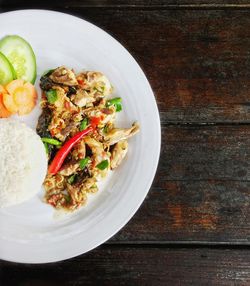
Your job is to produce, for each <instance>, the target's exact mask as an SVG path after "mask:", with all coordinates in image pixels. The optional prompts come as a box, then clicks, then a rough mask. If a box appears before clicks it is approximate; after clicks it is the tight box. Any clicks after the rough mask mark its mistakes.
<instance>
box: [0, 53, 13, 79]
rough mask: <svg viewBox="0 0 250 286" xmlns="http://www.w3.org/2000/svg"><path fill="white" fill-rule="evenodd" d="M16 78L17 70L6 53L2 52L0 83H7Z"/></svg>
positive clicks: (0, 57) (0, 56)
mask: <svg viewBox="0 0 250 286" xmlns="http://www.w3.org/2000/svg"><path fill="white" fill-rule="evenodd" d="M15 78H16V73H15V70H14V68H13V66H12V64H11V63H10V62H9V60H8V59H7V58H6V57H5V55H4V54H2V53H1V52H0V84H6V83H8V82H10V81H12V80H13V79H15Z"/></svg>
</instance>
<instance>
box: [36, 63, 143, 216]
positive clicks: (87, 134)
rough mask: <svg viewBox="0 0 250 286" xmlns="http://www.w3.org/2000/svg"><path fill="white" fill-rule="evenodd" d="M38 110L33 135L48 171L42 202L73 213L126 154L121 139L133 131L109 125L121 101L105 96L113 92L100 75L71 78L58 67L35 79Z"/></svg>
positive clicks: (136, 128)
mask: <svg viewBox="0 0 250 286" xmlns="http://www.w3.org/2000/svg"><path fill="white" fill-rule="evenodd" d="M40 86H41V89H42V101H41V107H42V109H43V112H42V114H41V116H40V118H39V120H38V124H37V133H38V134H39V135H40V137H41V138H42V141H43V142H44V145H45V148H46V151H47V156H48V161H49V168H48V173H47V176H46V179H45V181H44V187H45V200H46V202H47V203H49V204H50V205H52V206H54V207H55V208H57V209H66V210H71V211H73V210H75V209H77V208H79V207H80V206H82V205H84V204H85V203H86V200H87V196H88V194H89V193H95V192H96V191H98V185H97V183H98V181H100V180H101V179H103V178H104V177H106V176H107V174H108V172H109V170H110V169H112V170H113V169H115V168H117V167H118V166H119V165H120V164H121V162H122V161H123V159H124V158H125V156H126V154H127V151H128V141H127V139H128V138H129V137H131V136H133V135H135V134H136V133H137V132H138V131H139V125H138V124H137V123H134V124H133V125H132V127H130V128H117V127H115V119H116V114H117V112H120V111H121V110H122V101H121V98H119V97H115V98H107V97H108V96H110V95H111V93H112V91H113V88H112V85H111V83H110V82H109V80H108V78H107V77H106V76H105V75H103V74H102V73H100V72H95V71H86V72H81V73H79V74H76V73H75V72H74V71H73V70H70V69H68V68H66V67H64V66H62V67H58V68H56V69H54V70H50V71H48V72H47V73H45V74H44V75H43V76H42V77H41V81H40Z"/></svg>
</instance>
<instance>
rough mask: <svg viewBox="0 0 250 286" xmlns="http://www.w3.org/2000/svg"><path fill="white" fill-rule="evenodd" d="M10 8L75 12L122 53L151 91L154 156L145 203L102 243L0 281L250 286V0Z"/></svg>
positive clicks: (9, 270)
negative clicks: (157, 137) (158, 142)
mask: <svg viewBox="0 0 250 286" xmlns="http://www.w3.org/2000/svg"><path fill="white" fill-rule="evenodd" d="M20 8H48V9H55V10H60V11H64V12H69V13H71V14H74V15H77V16H80V17H82V18H84V19H86V20H89V21H91V22H93V23H94V24H96V25H98V26H100V27H101V28H103V29H104V30H106V31H107V32H109V33H111V34H112V35H113V36H114V37H115V38H117V39H118V40H119V41H120V42H121V43H122V44H123V45H124V46H125V47H127V49H128V50H129V51H130V52H131V53H132V55H133V56H134V57H135V58H136V59H137V60H138V62H139V64H140V65H141V66H142V68H143V70H144V71H145V73H146V75H147V77H148V79H149V81H150V83H151V85H152V87H153V90H154V92H155V96H156V99H157V103H158V107H159V110H160V115H161V122H162V151H161V158H160V162H159V168H158V171H157V174H156V177H155V180H154V183H153V185H152V188H151V190H150V192H149V195H148V197H147V199H146V200H145V202H144V203H143V205H142V206H141V208H140V209H139V211H138V212H137V214H136V215H135V216H134V218H133V219H132V220H131V221H130V222H129V223H128V224H127V226H126V227H125V228H123V229H122V230H121V231H120V232H119V233H118V234H117V235H116V236H114V237H113V238H112V239H111V240H110V241H108V242H107V244H106V245H104V246H101V247H99V248H98V249H96V250H94V251H92V252H90V253H88V254H85V255H82V256H79V257H77V258H75V259H71V260H69V261H66V262H60V263H56V264H50V265H37V266H31V265H17V264H11V263H7V262H3V261H2V262H0V285H7V286H9V285H10V286H12V285H21V286H29V285H32V286H33V285H35V286H40V285H48V286H50V285H53V286H54V285H55V286H56V285H70V286H71V285H74V286H75V285H157V286H158V285H171V286H172V285H173V286H174V285H194V286H195V285H197V286H200V285H227V286H228V285H229V286H231V285H244V286H245V285H250V270H249V259H250V257H249V255H250V252H249V244H250V243H249V242H250V223H249V221H250V211H249V204H250V196H249V190H250V171H249V159H250V125H249V123H250V112H249V108H250V80H249V78H250V72H249V71H250V68H249V63H250V30H249V27H250V10H249V9H248V8H250V2H249V1H245V0H241V1H240V0H239V1H237V0H234V1H233V0H228V1H224V0H208V1H204V0H192V1H188V0H180V1H175V0H166V1H162V0H152V1H147V0H145V1H143V0H138V1H130V0H127V1H125V0H119V1H114V0H106V1H104V0H96V1H90V0H88V1H83V0H82V1H77V0H74V1H72V0H62V1H53V2H51V1H50V2H49V1H47V0H44V1H40V0H39V1H36V2H34V1H30V0H27V1H25V2H24V1H18V0H8V1H7V0H0V11H7V10H11V9H20ZM239 8H240V9H239ZM202 245H203V246H202ZM208 245H209V246H210V248H208ZM219 245H226V246H224V247H227V248H223V247H222V246H219ZM236 245H240V246H239V247H238V246H237V247H236ZM201 246H202V247H201ZM184 247H185V248H184ZM197 247H199V248H197ZM203 247H204V248H203Z"/></svg>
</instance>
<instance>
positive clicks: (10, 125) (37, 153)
mask: <svg viewBox="0 0 250 286" xmlns="http://www.w3.org/2000/svg"><path fill="white" fill-rule="evenodd" d="M46 172H47V157H46V153H45V148H44V146H43V143H42V141H41V139H40V137H39V136H38V135H37V134H36V133H35V131H33V130H32V129H31V128H29V127H27V126H26V125H25V124H24V123H21V122H19V121H16V120H13V119H0V208H1V207H7V206H11V205H15V204H18V203H21V202H23V201H26V200H28V199H30V198H31V197H33V196H34V195H35V194H36V193H37V192H38V191H39V190H40V189H41V186H42V183H43V181H44V178H45V176H46Z"/></svg>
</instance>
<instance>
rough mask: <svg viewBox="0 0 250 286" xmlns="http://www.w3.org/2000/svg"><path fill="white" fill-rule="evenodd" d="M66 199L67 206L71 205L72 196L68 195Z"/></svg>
mask: <svg viewBox="0 0 250 286" xmlns="http://www.w3.org/2000/svg"><path fill="white" fill-rule="evenodd" d="M64 198H65V201H66V203H67V204H69V203H70V202H71V197H70V195H68V194H67V195H65V197H64Z"/></svg>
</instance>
